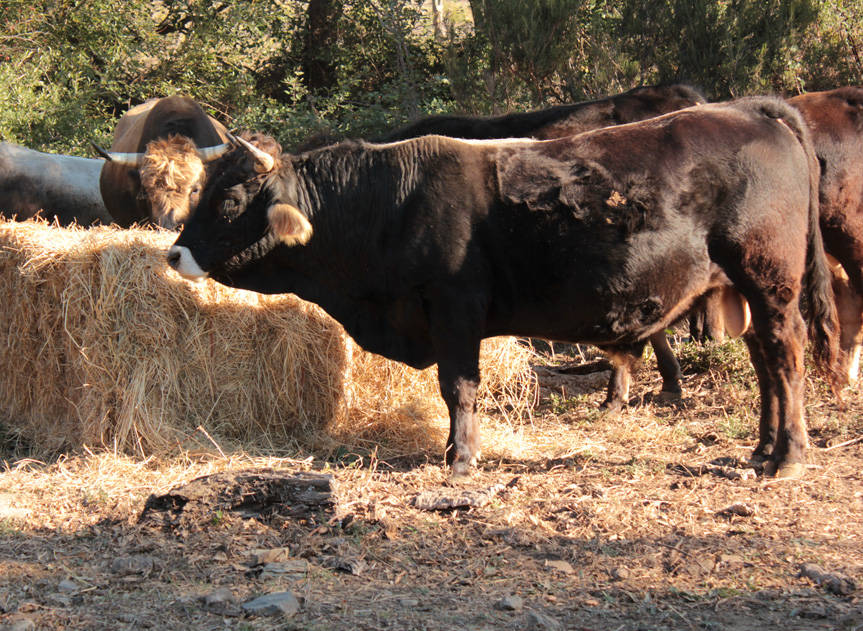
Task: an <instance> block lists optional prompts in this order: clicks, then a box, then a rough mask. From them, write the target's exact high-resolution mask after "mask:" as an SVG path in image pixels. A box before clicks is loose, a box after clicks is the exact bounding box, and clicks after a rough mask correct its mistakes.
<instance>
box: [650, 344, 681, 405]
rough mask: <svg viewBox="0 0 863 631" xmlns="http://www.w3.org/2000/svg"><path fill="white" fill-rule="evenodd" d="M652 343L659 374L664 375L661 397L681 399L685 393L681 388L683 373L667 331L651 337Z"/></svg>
mask: <svg viewBox="0 0 863 631" xmlns="http://www.w3.org/2000/svg"><path fill="white" fill-rule="evenodd" d="M650 343H651V344H652V345H653V352H654V353H655V354H656V366H657V368H658V369H659V374H660V375H662V392H660V395H661V396H663V397H664V398H668V399H677V398H680V395H681V394H682V393H683V389H682V388H681V387H680V381H681V379H683V373H682V372H681V370H680V364H679V363H678V362H677V357H675V356H674V351H673V350H671V345H670V344H669V343H668V336H667V335H666V334H665V331H659V332H657V333H654V334H653V335H651V336H650Z"/></svg>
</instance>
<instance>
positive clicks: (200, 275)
mask: <svg viewBox="0 0 863 631" xmlns="http://www.w3.org/2000/svg"><path fill="white" fill-rule="evenodd" d="M168 264H169V265H170V266H171V267H173V268H174V270H175V271H176V272H177V273H178V274H179V275H180V276H182V277H183V278H186V279H188V280H195V281H199V280H204V279H205V278H207V276H208V274H207V272H205V271H204V270H202V269H201V267H200V265H198V262H197V261H196V260H195V257H194V256H192V252H191V251H190V250H189V248H187V247H185V246H182V245H172V246H171V249H170V250H168Z"/></svg>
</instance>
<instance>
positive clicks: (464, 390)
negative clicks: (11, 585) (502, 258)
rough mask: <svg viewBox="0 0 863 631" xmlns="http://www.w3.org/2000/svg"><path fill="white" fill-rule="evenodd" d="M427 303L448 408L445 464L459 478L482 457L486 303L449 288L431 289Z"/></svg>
mask: <svg viewBox="0 0 863 631" xmlns="http://www.w3.org/2000/svg"><path fill="white" fill-rule="evenodd" d="M466 296H469V297H470V299H466V298H465V297H466ZM426 300H427V304H428V305H429V324H430V333H431V338H432V343H433V344H434V350H435V356H436V358H437V367H438V381H439V384H440V393H441V396H442V397H443V400H444V402H445V403H446V406H447V409H448V410H449V437H448V438H447V441H446V462H447V464H448V465H450V466H452V472H453V475H454V476H464V475H467V474H468V472H469V471H470V467H471V465H472V464H475V463H476V461H477V459H478V458H479V443H480V440H479V423H478V422H477V419H476V393H477V389H478V388H479V346H480V341H481V339H482V323H483V321H484V316H485V304H486V303H485V301H484V300H483V299H482V296H481V295H480V294H477V293H476V292H473V293H471V292H470V291H468V290H466V289H464V288H459V287H449V286H446V287H439V288H436V289H434V290H432V289H429V290H428V291H427V293H426Z"/></svg>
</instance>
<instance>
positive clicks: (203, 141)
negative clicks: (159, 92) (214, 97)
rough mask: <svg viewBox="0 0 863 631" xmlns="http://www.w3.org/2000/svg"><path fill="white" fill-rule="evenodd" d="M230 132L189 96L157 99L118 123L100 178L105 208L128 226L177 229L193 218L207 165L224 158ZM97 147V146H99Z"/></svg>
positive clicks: (117, 220) (138, 107)
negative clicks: (144, 225)
mask: <svg viewBox="0 0 863 631" xmlns="http://www.w3.org/2000/svg"><path fill="white" fill-rule="evenodd" d="M227 138H228V132H227V130H226V129H225V127H224V126H223V125H222V124H221V123H219V122H218V121H217V120H216V119H214V118H213V117H211V116H208V115H207V114H206V113H205V112H204V110H203V109H202V108H201V106H200V105H198V103H196V102H195V101H193V100H192V99H190V98H188V97H184V96H169V97H165V98H161V99H152V100H150V101H147V102H146V103H143V104H141V105H138V106H136V107H133V108H132V109H131V110H129V111H128V112H127V113H126V114H125V115H124V116H123V117H122V118H121V119H120V121H119V122H118V123H117V128H116V129H115V131H114V141H113V143H112V144H111V149H110V150H108V151H105V150H104V149H101V148H99V147H98V146H96V149H97V151H99V153H100V154H101V155H102V156H103V157H104V158H105V159H106V162H105V166H104V167H103V168H102V173H101V176H100V180H99V188H100V191H101V193H102V199H103V200H104V202H105V207H106V208H107V210H108V212H109V213H110V214H111V217H112V218H113V219H114V221H115V222H116V223H117V224H118V225H120V226H123V227H129V226H130V225H132V224H133V223H152V224H156V225H158V226H161V227H163V228H167V229H171V230H173V229H175V228H178V227H179V226H181V225H182V224H183V223H184V222H185V221H186V220H187V219H188V217H189V212H190V209H191V208H194V205H195V204H196V203H197V199H198V194H199V192H200V190H201V189H202V187H203V184H204V181H205V179H206V166H205V165H206V163H207V162H209V161H211V160H214V159H215V158H218V157H219V156H221V155H222V154H224V153H225V152H226V151H227V150H228V149H229V148H230V147H231V144H230V143H229V142H227ZM94 146H95V145H94Z"/></svg>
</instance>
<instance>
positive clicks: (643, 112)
mask: <svg viewBox="0 0 863 631" xmlns="http://www.w3.org/2000/svg"><path fill="white" fill-rule="evenodd" d="M706 102H707V99H705V98H704V95H703V94H701V92H699V91H698V90H696V89H695V88H693V87H691V86H688V85H684V84H670V85H657V86H639V87H637V88H633V89H631V90H628V91H626V92H623V93H621V94H616V95H614V96H608V97H605V98H602V99H596V100H594V101H584V102H582V103H569V104H566V105H557V106H555V107H549V108H546V109H542V110H537V111H534V112H516V113H513V114H503V115H501V116H459V115H453V114H442V115H439V116H428V117H426V118H422V119H420V120H418V121H416V122H414V123H411V124H410V125H407V126H406V127H402V128H401V129H398V130H396V131H394V132H391V133H389V134H386V135H384V136H382V137H380V138H378V139H376V142H394V141H396V140H407V139H409V138H417V137H419V136H426V135H428V134H437V135H440V136H449V137H451V138H475V139H485V140H491V139H495V138H537V139H539V140H551V139H553V138H563V137H564V136H574V135H575V134H580V133H582V132H585V131H592V130H594V129H600V128H602V127H611V126H612V125H623V124H625V123H634V122H636V121H640V120H644V119H645V118H653V117H654V116H659V115H661V114H667V113H668V112H673V111H675V110H682V109H683V108H684V107H689V106H691V105H698V104H699V103H706Z"/></svg>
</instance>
